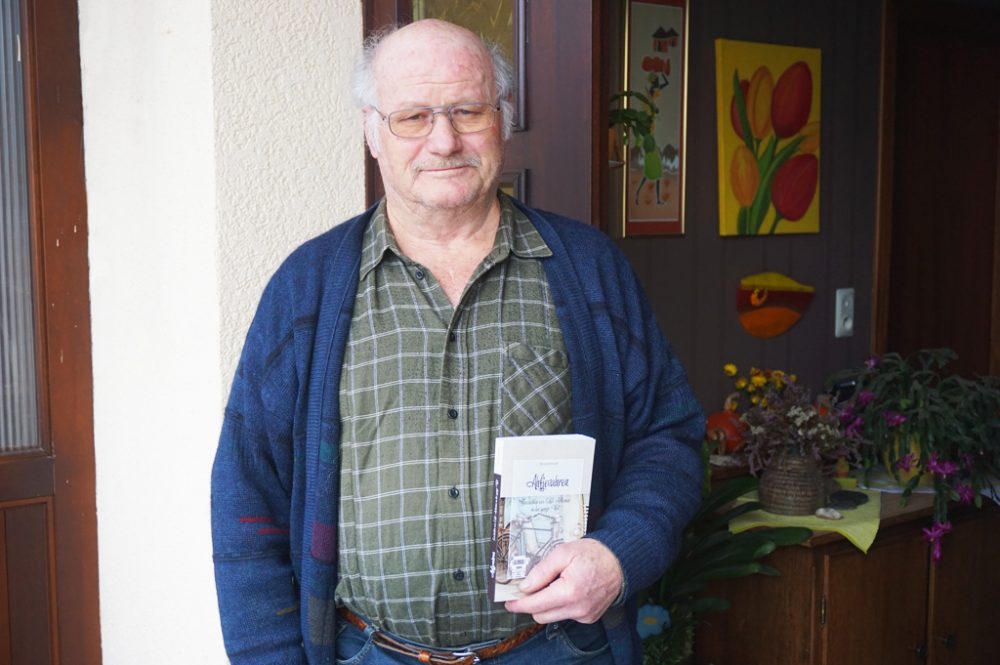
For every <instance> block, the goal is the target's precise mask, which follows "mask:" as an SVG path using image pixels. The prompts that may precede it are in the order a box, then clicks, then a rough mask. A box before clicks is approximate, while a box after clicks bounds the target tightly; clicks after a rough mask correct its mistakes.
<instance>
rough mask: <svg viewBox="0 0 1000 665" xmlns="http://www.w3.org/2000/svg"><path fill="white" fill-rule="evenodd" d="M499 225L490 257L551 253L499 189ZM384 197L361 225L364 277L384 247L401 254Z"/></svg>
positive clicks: (499, 257) (496, 258)
mask: <svg viewBox="0 0 1000 665" xmlns="http://www.w3.org/2000/svg"><path fill="white" fill-rule="evenodd" d="M499 196H500V227H499V229H498V230H497V235H496V238H495V239H494V240H493V250H492V251H491V252H490V257H492V258H493V260H494V262H496V263H499V262H500V261H502V260H503V259H505V258H507V256H508V255H509V254H513V255H514V256H517V257H520V258H544V257H547V256H552V250H551V249H549V246H548V245H546V244H545V241H544V240H543V239H542V236H541V235H539V233H538V231H537V230H536V229H535V226H534V225H533V224H532V223H531V220H530V219H528V216H527V215H525V214H524V213H523V212H522V211H521V209H520V208H518V207H517V206H516V205H514V203H513V201H512V200H511V199H510V197H508V196H507V195H506V194H504V193H502V192H501V193H500V195H499ZM385 209H386V208H385V199H382V201H381V202H379V204H378V207H377V208H375V212H374V214H372V218H371V222H370V223H369V224H368V228H367V229H365V237H364V241H363V243H362V249H361V267H360V272H359V275H360V277H361V279H364V278H365V277H366V276H367V275H368V273H369V272H371V271H372V270H374V268H375V266H377V265H378V264H379V263H381V262H382V259H383V258H384V257H385V253H386V251H390V252H392V253H393V254H395V255H396V256H399V257H402V258H404V260H407V261H408V260H409V259H405V257H403V254H402V252H400V251H399V246H398V245H397V244H396V238H395V236H393V234H392V229H391V228H390V227H389V223H388V217H387V216H386V214H385Z"/></svg>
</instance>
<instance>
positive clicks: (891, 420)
mask: <svg viewBox="0 0 1000 665" xmlns="http://www.w3.org/2000/svg"><path fill="white" fill-rule="evenodd" d="M882 417H883V418H885V424H886V425H888V426H889V427H899V426H900V425H902V424H903V423H905V422H906V416H904V415H903V414H902V413H897V412H895V411H886V412H885V413H883V414H882Z"/></svg>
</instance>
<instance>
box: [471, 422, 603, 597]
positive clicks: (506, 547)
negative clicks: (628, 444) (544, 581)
mask: <svg viewBox="0 0 1000 665" xmlns="http://www.w3.org/2000/svg"><path fill="white" fill-rule="evenodd" d="M496 443H497V445H496V451H495V458H494V501H493V534H492V548H491V553H490V598H491V599H492V600H493V601H495V602H501V601H504V600H511V599H514V598H520V597H521V596H522V594H521V593H520V591H518V589H517V584H518V582H520V581H521V580H522V579H524V578H525V577H526V576H527V575H528V573H529V572H531V569H532V568H534V566H535V565H536V564H537V563H538V562H539V561H541V560H542V559H543V558H545V556H546V555H547V554H548V553H549V552H551V551H552V550H553V549H555V548H556V547H557V546H558V545H560V544H561V543H564V542H569V541H572V540H577V539H579V538H582V537H583V535H584V534H585V533H586V531H587V512H588V508H589V505H590V480H591V474H592V473H593V464H594V439H592V438H590V437H587V436H583V435H579V434H557V435H546V436H522V437H500V438H498V439H497V442H496Z"/></svg>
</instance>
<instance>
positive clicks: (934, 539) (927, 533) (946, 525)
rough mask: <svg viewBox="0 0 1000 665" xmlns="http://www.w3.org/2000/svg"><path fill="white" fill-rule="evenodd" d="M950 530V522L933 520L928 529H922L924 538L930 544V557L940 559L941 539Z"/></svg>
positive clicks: (935, 559)
mask: <svg viewBox="0 0 1000 665" xmlns="http://www.w3.org/2000/svg"><path fill="white" fill-rule="evenodd" d="M950 531H951V522H935V523H934V525H933V526H932V527H930V528H929V529H923V532H924V538H925V539H926V540H927V542H929V543H930V544H931V558H932V559H934V561H935V562H938V561H940V560H941V539H942V538H943V537H944V536H945V535H946V534H948V533H949V532H950Z"/></svg>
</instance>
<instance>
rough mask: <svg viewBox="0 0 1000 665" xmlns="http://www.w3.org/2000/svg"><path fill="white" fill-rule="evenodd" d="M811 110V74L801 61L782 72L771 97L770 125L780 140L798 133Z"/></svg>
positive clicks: (807, 66)
mask: <svg viewBox="0 0 1000 665" xmlns="http://www.w3.org/2000/svg"><path fill="white" fill-rule="evenodd" d="M811 108H812V72H811V71H809V65H807V64H806V63H804V62H802V61H801V60H800V61H798V62H796V63H795V64H793V65H791V66H789V67H788V69H786V70H785V71H784V72H782V74H781V76H780V77H779V78H778V82H777V83H775V84H774V93H773V94H772V95H771V125H772V126H773V127H774V133H775V134H777V135H778V136H779V137H780V138H788V137H789V136H792V135H793V134H795V133H796V132H798V131H799V130H800V129H802V127H803V126H804V125H805V124H806V121H807V120H809V110H810V109H811Z"/></svg>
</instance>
